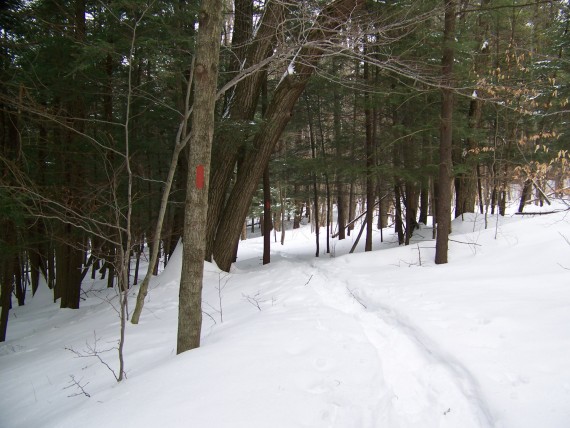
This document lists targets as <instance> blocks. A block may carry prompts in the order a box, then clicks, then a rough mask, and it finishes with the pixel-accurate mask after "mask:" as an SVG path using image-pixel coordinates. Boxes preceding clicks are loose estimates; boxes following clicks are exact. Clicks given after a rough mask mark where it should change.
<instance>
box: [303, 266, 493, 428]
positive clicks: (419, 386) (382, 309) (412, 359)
mask: <svg viewBox="0 0 570 428" xmlns="http://www.w3.org/2000/svg"><path fill="white" fill-rule="evenodd" d="M335 270H336V269H335V268H331V266H328V265H327V266H326V269H325V266H322V264H317V263H313V270H312V271H311V272H309V273H308V275H309V276H310V275H312V277H313V278H314V279H316V280H313V281H312V282H311V285H312V287H313V289H314V290H315V291H316V292H317V293H318V294H319V296H320V298H321V299H322V300H323V302H324V303H325V304H326V305H327V306H329V307H331V308H334V309H336V310H338V311H341V312H343V313H346V314H350V315H351V316H352V317H354V318H356V319H357V321H358V323H359V324H360V325H361V327H362V330H363V332H364V334H365V336H366V337H367V339H368V341H369V342H370V344H371V345H372V346H373V347H374V348H375V349H376V352H377V353H378V360H379V362H380V365H381V373H382V376H383V379H384V381H385V383H386V385H385V387H386V388H388V389H389V391H390V395H391V397H390V398H389V406H388V407H389V408H388V409H384V410H387V411H385V412H383V413H382V414H383V416H384V418H387V420H385V421H383V423H388V425H389V426H391V427H425V426H433V427H457V426H459V425H461V426H462V427H470V426H471V427H477V428H482V427H494V426H496V424H495V422H494V420H493V417H492V415H491V412H490V410H489V408H488V405H487V403H486V400H485V399H484V397H483V394H482V393H481V390H480V387H479V385H478V382H477V381H476V380H475V378H474V376H473V375H472V374H471V373H470V372H469V370H468V369H467V368H466V367H465V366H464V365H463V364H461V362H459V361H458V360H457V359H455V358H454V357H453V356H451V355H449V354H448V353H446V352H445V351H444V350H443V349H442V348H441V346H439V345H438V344H437V343H435V342H434V341H433V340H431V339H430V338H429V337H428V336H427V335H426V334H425V333H424V332H423V331H422V330H421V329H420V328H419V327H418V326H415V325H413V324H412V323H411V322H410V320H408V319H407V318H406V317H405V316H403V315H401V314H399V313H397V312H396V311H395V310H394V309H393V308H390V307H388V306H386V305H383V304H382V303H380V302H377V301H373V300H371V299H370V298H369V297H368V296H366V295H364V294H361V293H360V291H359V289H358V285H356V284H352V283H349V282H348V281H347V280H339V279H337V277H339V276H340V275H337V274H338V273H339V272H336V271H335ZM351 282H355V281H351ZM466 422H469V423H468V424H466ZM381 425H382V424H380V425H379V426H381Z"/></svg>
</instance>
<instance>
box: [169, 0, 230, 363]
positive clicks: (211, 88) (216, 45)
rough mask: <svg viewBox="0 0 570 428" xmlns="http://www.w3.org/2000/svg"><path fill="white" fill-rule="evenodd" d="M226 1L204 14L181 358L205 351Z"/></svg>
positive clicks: (207, 2)
mask: <svg viewBox="0 0 570 428" xmlns="http://www.w3.org/2000/svg"><path fill="white" fill-rule="evenodd" d="M222 6H223V1H222V0H203V1H202V4H201V8H200V12H199V14H198V25H199V27H198V37H197V40H196V66H195V70H194V82H195V83H194V85H195V86H194V104H193V111H192V122H191V128H192V135H191V137H190V142H189V144H190V156H189V159H188V171H189V174H188V184H187V190H186V209H185V219H184V236H183V245H184V247H183V248H184V250H183V259H182V273H181V277H180V295H179V307H178V336H177V351H176V352H177V353H178V354H180V353H181V352H184V351H188V350H190V349H194V348H197V347H199V346H200V333H201V329H202V277H203V274H204V259H205V256H206V215H207V212H208V187H209V176H210V158H211V151H212V140H213V136H214V110H215V104H216V89H217V83H218V82H217V79H218V63H219V52H220V32H221V29H222Z"/></svg>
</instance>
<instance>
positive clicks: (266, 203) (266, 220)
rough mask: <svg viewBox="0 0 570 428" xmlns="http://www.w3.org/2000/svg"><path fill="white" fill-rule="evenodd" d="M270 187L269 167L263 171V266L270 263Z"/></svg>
mask: <svg viewBox="0 0 570 428" xmlns="http://www.w3.org/2000/svg"><path fill="white" fill-rule="evenodd" d="M271 228H272V224H271V186H270V185H269V166H267V167H266V168H265V171H263V226H262V231H263V264H264V265H266V264H268V263H270V262H271Z"/></svg>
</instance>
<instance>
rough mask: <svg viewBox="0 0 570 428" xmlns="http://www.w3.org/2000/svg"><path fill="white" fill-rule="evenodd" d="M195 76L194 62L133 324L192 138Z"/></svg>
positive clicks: (155, 260) (152, 270)
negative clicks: (178, 167) (178, 168)
mask: <svg viewBox="0 0 570 428" xmlns="http://www.w3.org/2000/svg"><path fill="white" fill-rule="evenodd" d="M193 76H194V63H192V66H191V72H190V77H189V81H188V86H187V89H186V101H185V104H186V106H185V112H184V117H183V118H182V121H181V123H180V126H179V128H178V133H177V135H176V143H175V146H174V152H173V153H172V159H171V161H170V168H169V170H168V176H167V178H166V182H165V183H164V190H163V192H162V198H161V200H160V209H159V212H158V218H157V220H156V226H155V229H154V240H153V241H152V248H151V250H150V261H149V263H148V269H147V271H146V275H145V277H144V279H143V282H142V284H141V286H140V289H139V294H138V295H137V303H136V306H135V309H134V311H133V316H132V318H131V322H132V323H133V324H138V323H139V319H140V316H141V313H142V310H143V307H144V300H145V298H146V296H147V294H148V286H149V284H150V280H151V278H152V275H153V273H154V271H155V266H156V263H157V262H158V255H159V253H160V235H161V233H162V226H163V224H164V217H165V215H166V209H167V207H168V198H169V196H170V189H171V188H172V183H173V182H174V174H175V172H176V165H178V158H179V155H180V153H181V152H182V150H183V149H184V147H185V146H186V144H187V142H188V140H189V139H190V135H191V134H190V133H189V131H188V127H187V123H188V119H189V118H190V113H191V109H190V92H191V88H192V79H193Z"/></svg>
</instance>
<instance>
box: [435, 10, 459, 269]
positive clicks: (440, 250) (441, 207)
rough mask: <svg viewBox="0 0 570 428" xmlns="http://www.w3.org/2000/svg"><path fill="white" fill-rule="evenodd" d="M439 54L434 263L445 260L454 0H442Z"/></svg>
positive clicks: (448, 224) (448, 222) (448, 221)
mask: <svg viewBox="0 0 570 428" xmlns="http://www.w3.org/2000/svg"><path fill="white" fill-rule="evenodd" d="M444 2H445V17H444V30H443V57H442V60H441V75H442V86H441V125H440V142H439V176H438V179H439V183H438V189H439V194H438V205H437V239H436V244H435V245H436V247H435V263H436V264H444V263H447V249H448V240H449V236H448V235H449V233H450V231H451V180H452V177H453V166H452V159H451V150H452V143H453V125H452V119H453V61H454V52H455V49H454V44H455V19H456V17H455V14H456V11H455V9H456V4H455V0H444Z"/></svg>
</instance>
